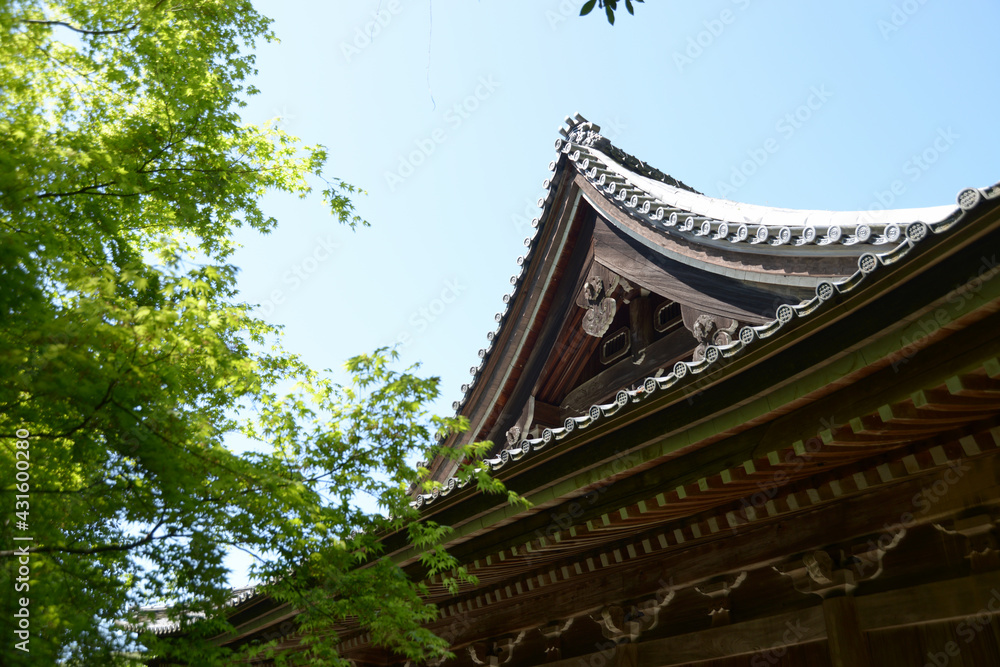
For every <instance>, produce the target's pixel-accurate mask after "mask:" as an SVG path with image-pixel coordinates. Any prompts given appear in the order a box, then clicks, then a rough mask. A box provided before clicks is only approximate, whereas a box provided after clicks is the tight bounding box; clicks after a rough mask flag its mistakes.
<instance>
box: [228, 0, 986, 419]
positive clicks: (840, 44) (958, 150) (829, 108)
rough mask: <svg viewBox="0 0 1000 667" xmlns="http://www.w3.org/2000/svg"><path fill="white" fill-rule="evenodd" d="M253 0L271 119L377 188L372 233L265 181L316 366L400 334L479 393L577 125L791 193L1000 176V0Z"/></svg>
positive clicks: (855, 192) (266, 303) (263, 244)
mask: <svg viewBox="0 0 1000 667" xmlns="http://www.w3.org/2000/svg"><path fill="white" fill-rule="evenodd" d="M582 4H583V2H582V0H530V1H529V0H479V1H476V0H381V1H380V0H353V1H352V2H330V3H303V2H290V1H285V2H277V1H275V0H266V1H262V2H258V3H257V6H258V8H259V9H260V10H261V11H262V12H263V13H264V14H265V15H267V16H270V17H272V18H274V19H275V25H274V28H275V30H276V32H277V34H278V36H279V37H280V38H281V40H282V41H281V43H280V44H275V45H267V46H263V47H261V48H260V49H259V51H258V66H259V71H260V73H259V76H258V78H257V81H256V85H257V86H258V87H259V88H260V89H261V91H262V92H261V94H260V95H258V96H256V97H255V98H252V100H251V103H250V105H249V107H248V108H247V109H246V113H245V116H246V118H247V119H248V120H251V121H255V122H257V121H263V120H265V119H267V118H272V117H274V116H280V117H281V119H282V120H281V123H282V124H283V127H285V128H286V129H287V130H288V131H290V132H292V133H293V134H296V135H297V136H299V137H301V138H302V139H303V140H304V141H305V142H306V143H319V144H323V145H325V146H326V147H327V148H328V149H329V150H330V154H331V155H330V164H329V172H330V174H331V175H333V176H337V177H340V178H342V179H344V180H345V181H348V182H350V183H353V184H355V185H357V186H359V187H362V188H364V189H365V190H367V193H368V194H367V196H364V197H359V198H358V199H357V201H356V203H357V207H358V210H359V212H360V213H361V215H363V216H364V217H365V218H366V219H368V220H369V221H370V222H371V224H372V227H371V228H369V229H363V230H359V231H358V232H356V233H351V232H350V231H348V230H346V229H343V228H339V227H338V226H337V225H336V223H335V222H334V221H333V220H332V218H330V217H329V216H328V215H326V214H325V212H324V209H323V206H322V203H321V201H320V200H319V197H316V198H315V199H313V200H309V199H307V200H305V201H300V200H297V199H292V198H282V197H277V196H273V197H269V198H268V199H267V201H266V208H267V210H269V212H271V213H272V214H274V215H275V216H276V217H278V219H279V220H280V227H279V230H278V231H277V232H276V233H274V234H272V235H270V236H268V237H256V236H251V235H249V234H247V235H245V236H243V237H241V241H242V242H243V243H244V245H245V248H244V249H243V250H242V251H241V252H240V253H239V254H238V255H237V257H236V259H235V261H236V263H237V264H239V265H240V266H241V267H242V273H241V279H240V280H241V282H240V284H241V287H242V289H243V292H244V298H246V300H247V301H250V302H252V303H261V304H262V307H263V312H265V313H269V316H268V317H269V319H270V320H271V321H273V322H276V323H279V324H283V325H285V326H286V336H285V345H286V346H287V347H288V348H289V349H291V350H294V351H297V352H299V353H301V354H302V355H304V357H305V358H306V360H307V361H308V362H309V363H310V364H311V365H312V366H313V367H316V368H334V369H339V368H340V366H341V364H342V363H343V361H344V360H345V359H346V358H347V357H349V356H351V355H354V354H358V353H362V352H367V351H371V350H372V349H374V348H375V347H377V346H381V345H392V344H394V343H397V342H401V345H400V348H399V349H400V353H401V355H402V357H403V360H404V362H406V363H413V362H418V361H419V362H421V363H422V364H423V371H424V372H425V373H426V374H430V375H438V376H441V378H442V380H443V383H442V390H443V394H442V397H441V400H440V401H439V404H438V409H439V411H441V412H450V411H451V407H450V406H451V403H452V401H454V400H457V399H458V398H460V395H461V390H460V387H461V385H462V384H463V383H464V382H467V381H468V379H469V377H470V376H469V369H470V368H471V367H473V366H475V365H477V364H478V362H479V358H478V356H477V351H478V350H479V349H480V348H482V347H484V346H485V343H486V334H487V332H489V331H491V330H493V329H494V328H495V326H496V323H495V321H494V314H495V313H496V312H497V311H498V310H500V309H501V307H502V297H503V295H504V294H506V293H508V292H509V291H510V290H511V285H510V282H509V278H510V276H511V274H512V273H514V272H515V269H516V268H517V267H516V259H517V257H518V255H520V254H523V252H524V250H525V247H524V239H525V237H526V236H527V235H528V234H529V231H530V227H529V226H528V222H529V221H530V219H531V218H532V217H534V216H535V215H536V214H537V208H536V204H535V202H536V201H537V199H538V197H539V196H540V195H541V194H542V189H541V183H542V181H543V180H544V179H545V178H546V177H547V176H548V175H549V172H548V169H547V166H548V164H549V162H550V161H551V160H553V159H555V157H556V153H555V150H554V145H553V144H554V142H555V140H556V139H557V138H558V136H559V135H558V128H559V127H560V125H561V124H562V121H563V118H564V117H565V116H567V115H572V114H574V113H576V112H579V113H581V114H582V115H584V116H585V117H586V118H587V119H589V120H591V121H592V122H595V123H597V124H599V125H601V126H602V133H603V134H605V136H607V137H608V138H609V139H611V140H612V141H613V142H614V143H615V144H616V145H618V146H619V147H621V148H622V149H624V150H625V151H627V152H629V153H632V154H633V155H635V156H636V157H638V158H639V159H641V160H644V161H646V162H649V163H650V164H651V165H653V166H655V167H657V168H659V169H661V170H662V171H664V172H666V173H668V174H670V175H672V176H674V177H675V178H678V179H680V180H682V181H684V182H685V183H687V184H688V185H690V186H692V187H694V188H696V189H697V190H699V191H701V192H704V193H705V194H708V195H711V196H716V197H725V198H729V199H734V200H738V201H744V202H750V203H755V204H767V205H772V206H783V207H791V208H810V209H850V210H859V209H860V210H864V209H870V208H879V207H882V206H888V207H889V208H909V207H920V206H936V205H941V204H950V203H953V202H954V201H955V195H956V194H957V193H958V191H959V190H961V189H962V188H964V187H968V186H986V185H990V184H993V183H994V182H997V181H1000V133H998V132H997V129H996V128H997V120H998V116H1000V114H998V110H997V106H998V102H1000V99H998V97H1000V93H998V89H997V86H996V85H995V83H994V79H995V73H996V72H997V71H1000V40H998V39H997V38H996V29H997V26H998V25H1000V4H998V3H996V2H995V1H993V2H991V1H988V0H978V1H973V0H950V1H948V2H945V0H903V1H899V0H894V1H886V2H880V1H872V0H867V1H864V2H862V1H861V0H841V1H840V2H834V3H831V2H824V3H815V2H803V1H802V0H798V1H792V0H784V1H772V2H763V1H762V0H715V1H707V2H680V1H672V2H671V1H667V0H648V1H647V2H646V3H645V4H641V5H640V4H636V5H635V6H636V15H635V16H634V17H633V16H629V15H628V14H627V13H626V12H625V11H624V8H623V9H622V10H620V11H619V17H618V20H617V25H616V26H614V27H612V26H609V25H608V24H607V22H606V20H605V19H604V18H603V16H601V15H599V14H598V13H597V11H596V10H595V12H594V14H593V15H591V16H588V17H579V16H578V13H579V9H580V6H581V5H582Z"/></svg>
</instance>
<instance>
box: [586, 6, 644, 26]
mask: <svg viewBox="0 0 1000 667" xmlns="http://www.w3.org/2000/svg"><path fill="white" fill-rule="evenodd" d="M635 1H636V2H645V1H646V0H635ZM594 5H597V6H598V7H600V8H601V9H603V10H604V15H605V16H606V17H607V18H608V23H610V24H611V25H614V24H615V12H616V11H617V10H618V0H587V1H586V2H585V3H583V7H581V8H580V16H586V15H587V14H589V13H590V12H592V11H593V10H594ZM625 9H626V10H627V11H628V13H629V14H633V15H634V14H635V7H633V6H632V0H625Z"/></svg>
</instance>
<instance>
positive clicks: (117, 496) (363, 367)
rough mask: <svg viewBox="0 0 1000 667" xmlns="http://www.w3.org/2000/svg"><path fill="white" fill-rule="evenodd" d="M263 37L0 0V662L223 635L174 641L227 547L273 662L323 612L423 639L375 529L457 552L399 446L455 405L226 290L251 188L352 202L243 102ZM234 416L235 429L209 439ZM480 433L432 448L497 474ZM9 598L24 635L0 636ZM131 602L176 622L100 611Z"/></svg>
mask: <svg viewBox="0 0 1000 667" xmlns="http://www.w3.org/2000/svg"><path fill="white" fill-rule="evenodd" d="M271 39H273V35H272V33H271V32H270V28H269V22H268V20H267V19H266V18H264V17H262V16H260V15H259V14H258V13H257V12H256V11H255V10H254V9H253V7H252V6H251V4H250V3H249V2H247V1H245V0H186V1H185V2H179V1H176V0H119V1H117V2H97V1H96V0H62V1H61V2H41V1H40V0H14V2H8V3H4V4H3V5H0V62H2V63H3V67H2V68H0V283H2V290H0V373H2V378H3V379H2V381H0V509H2V514H0V566H2V567H0V600H2V601H3V605H2V607H3V613H2V616H0V636H2V637H3V640H2V642H3V643H2V648H0V656H2V659H0V662H2V663H3V664H5V665H16V664H33V665H37V664H54V663H55V662H57V661H59V660H65V661H68V662H69V663H71V664H86V665H98V664H100V665H115V664H129V663H130V662H132V661H134V660H135V656H136V653H137V652H139V651H146V655H147V657H148V656H149V655H155V656H159V657H161V658H163V659H167V660H175V661H178V662H185V663H188V664H199V665H211V664H216V663H221V662H223V661H225V660H228V659H230V658H231V657H232V656H228V655H227V651H225V650H222V649H220V648H218V647H216V646H215V645H214V644H212V643H211V642H209V641H197V639H198V638H206V639H207V638H210V637H214V636H218V635H220V634H224V633H226V632H229V631H231V628H229V627H228V624H227V622H226V620H225V613H224V610H225V605H226V603H227V600H228V598H229V595H230V592H229V590H228V589H227V586H226V575H227V572H226V570H225V567H224V566H223V558H224V555H225V553H226V551H227V549H229V548H239V549H243V550H246V551H248V552H250V553H253V554H254V555H255V557H256V559H257V560H256V566H255V574H256V575H258V576H259V577H260V578H261V579H262V580H267V581H271V582H272V583H271V584H270V585H268V586H266V587H265V590H267V591H268V592H269V593H271V594H272V595H274V596H276V597H278V598H279V599H282V600H287V601H289V602H290V603H291V604H292V605H293V606H295V607H297V608H300V609H302V610H303V613H302V615H301V616H300V617H299V619H298V621H297V623H298V624H299V625H298V629H299V630H302V631H306V632H307V633H308V636H309V637H311V640H310V643H309V645H308V647H307V650H305V651H303V652H301V653H298V654H296V658H295V659H296V660H298V661H301V662H309V661H311V660H313V661H325V662H323V663H322V664H331V663H330V662H329V661H330V660H334V659H336V657H335V650H334V648H335V646H336V633H335V628H336V627H337V624H338V623H340V622H341V621H343V620H344V619H352V621H353V622H360V623H363V624H365V625H367V626H369V628H370V629H371V631H372V634H373V637H374V638H375V639H376V641H378V642H379V643H381V644H383V645H385V646H387V647H389V648H392V649H394V650H396V651H398V652H400V653H402V654H404V655H406V656H408V657H410V658H413V659H418V660H419V659H426V658H428V657H433V656H440V655H442V654H443V653H445V652H446V650H447V646H446V644H445V642H443V641H442V640H440V639H438V638H436V637H434V636H433V635H431V634H430V633H428V632H427V631H425V630H423V629H422V628H421V623H423V622H426V621H427V620H429V619H432V618H433V617H434V616H435V614H436V613H437V612H436V609H435V608H434V607H433V606H429V605H427V604H425V603H424V601H423V600H422V598H421V593H422V592H423V589H422V587H421V585H420V584H419V582H413V581H410V580H409V579H407V578H406V577H405V576H403V574H402V572H401V571H400V570H399V569H398V568H397V567H396V566H395V565H394V564H393V563H391V562H389V561H388V560H385V559H384V557H383V555H382V554H381V553H380V547H379V544H380V542H379V540H378V537H379V536H380V535H384V534H386V533H388V532H393V531H405V532H407V533H408V534H409V535H410V537H411V539H412V540H413V542H414V544H415V545H417V547H418V548H420V549H423V550H424V551H425V556H424V565H425V567H426V570H427V572H429V573H444V574H446V575H448V576H450V577H452V579H451V581H452V582H453V584H454V585H458V584H460V583H461V581H462V580H463V578H467V575H465V574H464V573H463V572H461V571H460V570H456V565H457V564H456V563H455V562H454V561H453V560H452V559H451V558H450V557H449V556H448V555H447V554H446V553H445V552H444V551H443V550H442V549H441V548H440V543H441V538H442V537H443V535H445V534H446V533H447V529H446V528H444V527H441V526H435V525H433V524H427V523H420V522H418V521H417V516H416V512H415V510H413V509H412V508H410V506H409V502H408V501H409V497H408V495H407V493H406V490H407V488H408V487H409V486H410V485H411V484H425V485H426V484H427V483H426V482H423V481H422V480H423V478H422V476H421V473H426V470H414V469H413V468H412V467H411V466H409V465H408V464H407V461H408V460H412V459H413V458H415V456H414V453H415V452H418V453H422V454H423V455H424V457H425V458H426V457H427V456H430V455H432V454H433V453H434V451H435V447H436V446H435V445H432V444H428V443H433V442H434V438H433V437H432V436H433V435H434V434H435V433H437V432H444V431H450V430H454V429H457V428H461V427H462V424H461V423H460V422H458V421H455V420H447V419H438V418H434V417H431V416H429V415H428V414H427V413H426V411H425V407H424V406H425V405H426V404H427V402H428V401H430V400H431V399H433V398H434V397H435V396H436V395H437V380H436V379H434V378H422V377H419V376H418V375H416V374H415V372H414V371H413V370H412V369H409V370H406V371H397V370H394V369H393V364H392V354H391V353H390V352H388V351H386V350H380V351H377V352H375V353H374V354H372V355H368V356H363V357H358V358H355V359H353V360H352V361H351V362H350V363H349V369H348V370H349V373H350V378H351V380H350V382H349V383H347V384H345V385H343V386H341V385H337V384H334V383H333V382H332V381H331V380H330V379H329V378H328V377H327V376H325V375H323V374H319V373H316V372H314V371H313V370H311V369H310V368H308V367H307V366H306V365H305V364H304V363H303V362H302V360H301V359H299V358H298V357H296V356H295V355H293V354H290V353H288V352H287V351H285V350H283V349H282V348H281V347H280V346H278V345H277V343H276V341H277V337H276V336H277V334H278V331H277V330H276V328H275V327H273V326H271V325H268V324H267V323H266V322H264V321H262V320H261V319H259V318H258V317H256V316H255V313H254V308H253V307H252V306H251V305H250V304H247V303H244V302H242V301H241V300H240V297H239V293H238V291H237V287H236V268H235V267H234V266H233V265H231V264H230V263H229V258H230V257H231V254H232V252H233V250H234V245H233V241H232V232H233V230H234V229H236V228H239V227H244V226H249V227H251V228H253V229H256V230H258V231H260V232H262V233H267V232H268V231H270V230H271V229H273V228H274V226H275V224H276V220H274V219H273V218H271V217H269V216H268V215H266V214H265V213H264V212H263V211H262V210H261V208H260V206H259V204H258V202H259V200H260V197H261V196H262V195H263V194H264V193H265V192H266V191H269V190H277V191H284V192H289V193H295V194H297V195H300V196H306V195H307V194H309V193H310V192H311V191H312V189H313V186H314V185H316V184H321V185H320V187H321V188H322V193H323V197H324V199H325V201H326V203H327V205H328V206H329V208H330V210H331V212H332V213H333V215H334V216H335V218H336V219H337V220H339V222H341V223H343V224H345V225H348V226H351V227H357V226H360V225H363V224H365V223H364V222H363V221H362V220H361V219H360V218H359V217H358V216H357V215H356V214H355V211H354V208H353V205H352V203H351V200H350V197H351V196H352V195H353V194H354V193H355V190H354V188H353V187H352V186H350V185H348V184H346V183H343V182H341V181H339V180H337V179H329V180H327V179H325V178H324V176H323V165H324V161H325V158H326V154H325V151H324V150H323V148H322V147H319V146H313V147H308V146H303V145H302V144H300V143H299V141H298V140H297V139H296V138H294V137H292V136H289V135H288V134H286V133H285V132H283V131H282V130H281V129H280V128H278V127H276V126H274V125H272V124H265V125H251V124H247V123H245V122H244V121H243V120H242V119H241V117H240V115H239V110H240V108H241V107H242V106H244V105H245V100H246V98H247V96H248V95H251V94H253V93H254V92H255V91H254V89H253V88H252V86H249V85H248V84H247V79H248V77H249V76H251V75H252V74H253V73H254V59H253V55H252V49H253V47H254V45H255V44H256V43H257V42H258V41H260V40H271ZM233 434H240V435H242V436H243V437H246V438H249V439H250V440H252V441H254V442H256V443H257V444H258V447H257V448H256V449H252V450H251V451H249V452H247V453H235V452H234V451H232V450H231V449H230V448H229V447H227V437H228V436H232V435H233ZM483 451H484V450H483V448H482V447H479V446H469V447H467V448H466V449H465V450H461V451H455V452H451V454H452V455H454V456H456V457H462V458H463V460H464V461H465V462H464V463H463V464H462V466H461V470H462V473H463V474H467V475H469V476H475V477H477V479H478V482H479V483H480V484H481V485H482V487H483V488H485V489H488V490H497V489H498V488H499V487H498V485H497V483H496V482H494V481H492V480H490V479H489V478H488V476H487V475H486V473H485V472H484V471H483V470H482V469H481V468H480V467H479V466H477V465H476V462H477V460H478V459H479V458H480V457H481V455H482V453H483ZM22 473H23V474H22ZM357 494H364V495H367V496H370V497H372V498H377V499H378V503H379V509H378V511H372V510H368V511H365V510H363V509H361V508H360V507H359V506H358V503H357V502H355V500H356V497H357ZM17 512H22V513H23V514H18V513H17ZM16 537H22V538H23V537H30V538H31V540H30V541H16V540H15V538H16ZM25 547H28V551H29V553H28V554H27V555H25V554H23V552H22V550H23V549H24V548H25ZM25 561H27V563H28V565H27V567H28V570H29V572H30V574H28V575H27V576H26V577H25V576H24V574H23V573H24V570H23V569H20V568H21V567H22V565H21V564H23V563H24V562H25ZM19 584H24V587H21V586H20V585H19ZM21 598H24V599H27V600H28V601H29V604H28V606H27V609H28V613H30V617H29V621H28V624H29V628H30V629H29V631H28V632H29V642H28V644H27V645H26V647H27V648H29V649H30V653H25V652H23V651H21V650H19V649H17V648H15V647H14V644H15V642H17V641H18V639H17V638H16V634H15V631H16V630H18V628H19V622H20V621H19V620H18V619H17V618H14V617H13V616H12V613H11V612H12V611H13V610H16V609H20V599H21ZM156 603H162V604H166V605H168V606H169V609H170V611H169V614H170V616H171V617H172V618H173V619H174V620H175V621H177V622H179V623H181V624H182V626H184V627H185V629H186V630H187V632H188V638H187V639H185V640H184V641H182V642H171V641H169V640H166V639H163V638H158V637H154V636H152V635H150V634H149V633H139V634H137V633H136V632H126V631H125V630H124V629H123V626H121V625H120V624H118V623H119V622H121V621H124V620H128V619H129V618H131V620H133V621H135V620H136V619H135V617H134V615H132V616H130V614H131V611H132V610H134V609H135V608H136V607H138V606H140V605H149V604H156ZM220 610H221V611H220ZM20 623H21V626H20V627H23V625H24V624H23V622H20ZM243 650H244V651H247V652H255V653H257V654H260V653H267V652H268V651H269V650H270V647H269V646H268V645H259V646H245V647H243Z"/></svg>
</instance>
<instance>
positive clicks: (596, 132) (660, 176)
mask: <svg viewBox="0 0 1000 667" xmlns="http://www.w3.org/2000/svg"><path fill="white" fill-rule="evenodd" d="M577 118H583V117H582V116H580V115H579V114H577ZM566 139H567V140H568V141H570V142H572V143H575V144H579V145H581V146H585V147H587V148H593V149H595V150H599V151H601V152H602V153H604V154H605V155H607V156H608V157H610V158H611V159H613V160H614V161H615V162H617V163H618V164H620V165H621V166H622V167H625V168H626V169H628V170H629V171H632V172H634V173H636V174H639V175H640V176H645V177H646V178H651V179H653V180H656V181H660V182H662V183H666V184H667V185H669V186H672V187H675V188H680V189H682V190H687V191H688V192H693V193H694V194H696V195H700V194H704V193H702V192H699V191H697V190H695V189H694V188H692V187H691V186H690V185H687V184H686V183H684V182H682V181H679V180H677V179H676V178H674V177H673V176H671V175H670V174H665V173H664V172H662V171H660V170H659V169H657V168H656V167H654V166H652V165H650V164H649V163H648V162H643V161H642V160H640V159H639V158H637V157H635V156H634V155H632V154H630V153H626V152H625V151H623V150H622V149H620V148H618V147H617V146H615V145H614V144H613V143H611V140H610V139H608V138H607V137H605V136H604V135H602V134H601V126H600V125H597V124H595V123H591V122H590V121H589V120H586V119H584V120H583V121H582V122H578V123H576V124H575V125H574V126H573V127H572V128H571V129H570V130H569V132H567V134H566Z"/></svg>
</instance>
